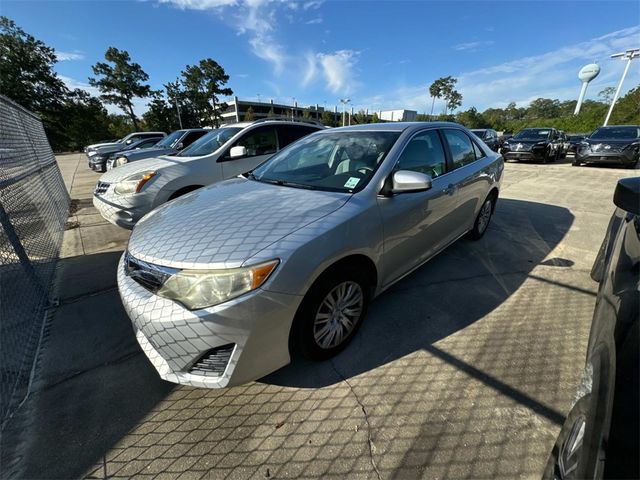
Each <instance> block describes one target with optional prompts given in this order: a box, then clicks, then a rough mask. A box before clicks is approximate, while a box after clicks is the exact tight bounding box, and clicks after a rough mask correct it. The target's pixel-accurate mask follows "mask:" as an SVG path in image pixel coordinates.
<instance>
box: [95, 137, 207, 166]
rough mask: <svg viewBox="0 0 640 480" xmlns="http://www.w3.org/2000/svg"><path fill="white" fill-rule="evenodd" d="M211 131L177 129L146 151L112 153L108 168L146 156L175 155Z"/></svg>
mask: <svg viewBox="0 0 640 480" xmlns="http://www.w3.org/2000/svg"><path fill="white" fill-rule="evenodd" d="M210 131H211V130H209V129H205V128H187V129H182V130H176V131H175V132H172V133H171V134H169V135H167V136H166V137H165V138H163V139H162V141H160V142H158V143H157V144H156V145H154V147H153V148H150V149H146V150H144V151H127V152H124V151H123V152H118V153H117V154H115V155H112V156H111V158H110V159H109V160H107V170H111V169H112V168H115V167H120V166H122V165H125V164H127V163H130V162H135V161H137V160H143V159H145V158H151V157H159V156H161V155H174V154H176V153H178V152H179V151H181V150H182V149H184V148H187V147H188V146H189V145H191V144H192V143H193V142H195V141H196V140H197V139H199V138H200V137H202V136H203V135H204V134H206V133H207V132H210Z"/></svg>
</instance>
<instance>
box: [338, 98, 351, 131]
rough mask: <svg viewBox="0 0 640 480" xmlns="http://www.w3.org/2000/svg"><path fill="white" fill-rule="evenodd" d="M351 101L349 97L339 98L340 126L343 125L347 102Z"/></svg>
mask: <svg viewBox="0 0 640 480" xmlns="http://www.w3.org/2000/svg"><path fill="white" fill-rule="evenodd" d="M350 101H351V99H350V98H341V99H340V103H341V104H342V126H343V127H344V126H345V120H346V119H345V117H346V114H347V103H349V102H350Z"/></svg>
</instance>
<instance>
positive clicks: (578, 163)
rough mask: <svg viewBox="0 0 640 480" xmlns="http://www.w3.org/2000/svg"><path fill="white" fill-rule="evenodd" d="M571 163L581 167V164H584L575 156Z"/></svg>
mask: <svg viewBox="0 0 640 480" xmlns="http://www.w3.org/2000/svg"><path fill="white" fill-rule="evenodd" d="M571 165H573V166H574V167H580V166H582V162H580V161H579V160H578V159H576V158H574V159H573V162H571Z"/></svg>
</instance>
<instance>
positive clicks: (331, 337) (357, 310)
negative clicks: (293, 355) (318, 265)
mask: <svg viewBox="0 0 640 480" xmlns="http://www.w3.org/2000/svg"><path fill="white" fill-rule="evenodd" d="M369 300H370V292H369V286H368V283H367V280H366V278H365V277H364V275H363V274H362V273H361V272H359V271H356V270H355V269H350V268H341V269H339V270H336V271H333V272H330V273H327V274H326V275H324V276H323V277H320V279H319V280H318V281H317V282H316V283H315V284H314V285H313V286H312V287H311V289H310V290H309V292H307V295H306V296H305V298H304V300H303V301H302V304H301V305H300V308H299V309H298V312H297V314H296V318H295V320H294V324H293V328H292V332H291V343H292V344H291V346H292V348H293V349H295V350H298V351H299V352H300V353H301V354H302V355H303V356H305V357H307V358H309V359H311V360H325V359H328V358H331V357H333V356H334V355H336V354H337V353H338V352H340V351H341V350H342V349H343V348H345V347H346V346H347V344H348V343H349V342H350V341H351V339H352V338H353V337H354V335H355V333H356V332H357V331H358V328H360V325H361V324H362V320H363V319H364V316H365V315H366V313H367V307H368V304H369Z"/></svg>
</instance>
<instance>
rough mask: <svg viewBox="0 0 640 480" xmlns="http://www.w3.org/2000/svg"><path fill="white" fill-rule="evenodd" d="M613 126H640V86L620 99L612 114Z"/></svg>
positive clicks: (611, 121)
mask: <svg viewBox="0 0 640 480" xmlns="http://www.w3.org/2000/svg"><path fill="white" fill-rule="evenodd" d="M610 123H611V124H612V125H616V124H617V125H640V85H638V86H636V87H635V88H633V89H631V90H629V92H628V93H627V94H626V95H625V96H624V97H622V98H620V99H619V100H618V101H617V102H616V105H615V106H614V107H613V112H611V119H610Z"/></svg>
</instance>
